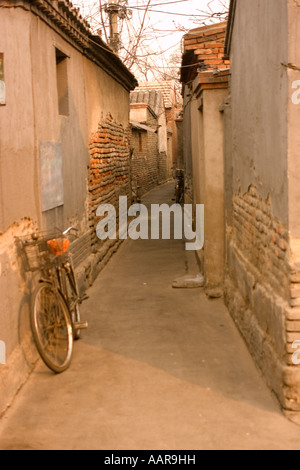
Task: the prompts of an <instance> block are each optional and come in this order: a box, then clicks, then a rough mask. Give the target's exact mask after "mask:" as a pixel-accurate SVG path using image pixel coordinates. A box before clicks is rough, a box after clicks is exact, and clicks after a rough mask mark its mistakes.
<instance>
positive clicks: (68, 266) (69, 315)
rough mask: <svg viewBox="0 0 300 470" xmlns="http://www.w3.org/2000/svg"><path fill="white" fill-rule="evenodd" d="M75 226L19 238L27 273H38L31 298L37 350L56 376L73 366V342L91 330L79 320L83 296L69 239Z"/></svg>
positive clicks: (32, 322) (32, 323)
mask: <svg viewBox="0 0 300 470" xmlns="http://www.w3.org/2000/svg"><path fill="white" fill-rule="evenodd" d="M74 230H76V229H74V227H69V228H68V229H67V230H65V231H64V232H58V233H57V232H56V233H53V232H52V233H51V234H49V233H48V234H41V233H40V234H38V233H32V234H31V235H30V236H27V237H22V238H21V237H18V238H16V243H17V246H18V248H19V253H20V255H21V257H22V260H23V265H24V268H25V271H26V272H27V271H31V272H35V271H36V272H39V274H40V277H39V281H38V284H37V286H36V288H35V290H34V291H33V293H32V297H31V306H30V324H31V329H32V334H33V338H34V342H35V345H36V347H37V350H38V352H39V354H40V356H41V358H42V360H43V361H44V363H45V364H46V365H47V366H48V367H49V368H50V369H51V370H52V371H53V372H55V373H61V372H63V371H65V370H66V369H67V368H68V367H69V365H70V363H71V358H72V352H73V342H74V340H76V339H79V338H80V336H81V330H82V329H85V328H87V327H88V324H87V322H85V321H81V320H80V311H79V305H80V304H81V303H82V301H83V300H84V299H85V298H86V296H84V297H80V295H79V290H78V285H77V281H76V276H75V273H74V266H73V261H72V255H71V253H69V252H68V249H69V246H70V240H69V238H68V237H67V235H68V234H70V232H72V231H74Z"/></svg>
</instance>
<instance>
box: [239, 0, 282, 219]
mask: <svg viewBox="0 0 300 470" xmlns="http://www.w3.org/2000/svg"><path fill="white" fill-rule="evenodd" d="M287 60H288V10H287V1H286V0H276V1H274V0H251V1H249V0H239V1H238V2H237V5H236V15H235V21H234V29H233V37H232V46H231V69H232V83H231V94H232V109H233V115H232V129H233V131H232V139H233V140H232V151H233V154H232V158H233V192H235V193H237V192H238V191H239V190H241V192H242V193H246V192H247V190H248V188H249V186H250V185H251V184H252V185H254V186H255V187H256V188H257V189H258V191H259V193H260V196H261V197H262V198H263V199H266V198H267V196H268V195H269V194H271V195H272V204H273V211H274V215H275V216H277V217H278V218H279V219H280V220H281V221H282V222H283V223H284V224H287V223H288V189H287V184H286V183H287V106H288V100H287V96H288V80H287V73H286V69H285V68H284V67H283V66H282V65H281V63H282V62H287Z"/></svg>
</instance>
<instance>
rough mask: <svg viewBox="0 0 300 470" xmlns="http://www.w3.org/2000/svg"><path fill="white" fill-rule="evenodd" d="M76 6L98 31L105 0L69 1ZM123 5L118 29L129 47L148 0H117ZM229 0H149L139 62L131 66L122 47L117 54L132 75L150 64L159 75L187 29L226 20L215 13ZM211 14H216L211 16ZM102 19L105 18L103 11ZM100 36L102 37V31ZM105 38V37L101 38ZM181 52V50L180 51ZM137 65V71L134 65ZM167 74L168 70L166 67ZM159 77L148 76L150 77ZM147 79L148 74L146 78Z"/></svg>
mask: <svg viewBox="0 0 300 470" xmlns="http://www.w3.org/2000/svg"><path fill="white" fill-rule="evenodd" d="M72 1H73V4H74V5H75V6H78V7H80V8H81V14H82V15H83V16H84V17H85V18H86V19H87V21H88V22H89V23H90V24H91V27H92V30H93V31H94V32H97V30H98V29H99V28H100V29H103V28H101V23H100V22H101V18H100V14H99V11H100V9H99V3H100V1H101V2H102V6H104V5H105V3H106V1H107V0H72ZM117 1H119V2H120V3H121V4H124V6H125V5H126V11H127V17H126V18H125V19H123V20H119V28H120V31H121V32H122V34H121V37H122V40H123V45H124V48H127V50H130V47H129V45H128V44H129V42H130V38H131V47H133V44H134V42H135V40H136V37H137V31H139V28H140V25H141V23H142V21H143V16H144V12H145V5H146V4H147V3H148V1H149V0H127V2H126V1H125V0H117ZM228 4H229V0H151V3H150V5H151V6H150V11H148V13H147V15H146V18H145V23H144V33H143V40H142V41H141V42H140V44H139V49H138V52H137V55H138V61H135V62H136V63H135V64H133V65H131V61H130V59H129V58H128V54H126V51H125V49H123V50H121V51H120V56H121V58H122V59H123V60H124V59H125V57H126V59H125V63H126V65H128V64H129V68H132V69H133V72H134V73H135V74H140V73H141V74H143V67H144V68H145V69H147V68H149V65H152V70H153V73H154V75H155V74H156V75H157V74H159V72H160V71H161V70H163V69H164V68H168V67H170V66H171V68H172V64H171V65H170V56H171V55H172V53H174V52H175V51H177V54H178V51H180V46H181V44H182V38H183V35H184V34H185V33H186V32H187V31H188V30H190V29H193V28H197V27H199V26H202V25H204V24H210V23H212V22H215V21H217V22H219V21H223V20H224V19H225V17H224V16H219V15H218V13H222V12H223V13H224V12H225V11H226V7H227V8H228ZM212 14H214V15H215V16H213V17H212ZM103 18H105V19H106V18H107V15H106V13H105V11H104V10H103ZM102 37H103V38H104V36H103V34H102ZM104 39H105V38H104ZM179 54H180V52H179ZM137 63H138V64H139V70H138V67H137ZM169 73H171V72H170V70H169ZM153 78H158V77H155V76H154V77H149V79H153ZM147 79H148V77H147Z"/></svg>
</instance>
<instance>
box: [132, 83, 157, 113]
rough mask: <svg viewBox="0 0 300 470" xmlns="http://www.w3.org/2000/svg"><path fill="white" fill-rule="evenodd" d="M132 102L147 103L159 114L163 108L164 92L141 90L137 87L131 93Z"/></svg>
mask: <svg viewBox="0 0 300 470" xmlns="http://www.w3.org/2000/svg"><path fill="white" fill-rule="evenodd" d="M130 104H132V105H134V104H146V105H147V106H149V107H150V108H151V109H152V111H153V112H154V113H155V114H156V116H158V115H159V114H160V113H161V109H162V108H163V94H162V93H161V92H160V91H156V90H147V89H145V90H140V87H137V88H136V89H135V90H134V91H132V92H131V93H130Z"/></svg>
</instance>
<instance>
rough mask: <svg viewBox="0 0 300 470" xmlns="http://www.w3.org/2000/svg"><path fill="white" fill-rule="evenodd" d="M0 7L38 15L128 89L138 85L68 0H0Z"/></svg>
mask: <svg viewBox="0 0 300 470" xmlns="http://www.w3.org/2000/svg"><path fill="white" fill-rule="evenodd" d="M0 8H23V9H24V10H26V11H29V12H31V13H33V14H34V15H37V16H38V17H39V18H40V19H41V20H42V21H44V22H45V23H47V24H48V26H49V27H50V28H52V29H53V30H55V31H56V32H57V33H58V34H60V35H61V36H62V37H63V38H64V39H65V40H66V41H68V42H69V43H70V44H72V46H73V47H75V48H77V49H78V50H79V51H80V52H81V53H83V54H85V55H86V56H87V57H88V58H89V59H90V60H92V61H94V62H96V64H97V65H98V66H99V67H101V68H102V69H103V70H105V71H106V72H107V73H108V74H109V75H110V76H111V77H112V78H114V79H115V80H117V81H118V82H119V83H120V84H122V86H124V87H125V88H126V89H127V90H128V91H129V90H132V89H134V88H135V86H136V85H137V81H136V79H135V77H134V76H133V75H132V73H131V72H130V71H129V70H128V69H127V68H126V66H125V65H124V64H123V62H122V61H121V59H120V58H119V57H118V56H117V55H116V54H114V52H113V51H112V50H111V49H110V47H109V46H108V45H107V44H105V42H104V41H103V40H102V39H101V38H100V37H99V36H94V35H93V34H92V32H91V30H90V26H89V24H88V23H87V22H86V21H85V20H84V19H83V18H82V16H81V15H80V12H79V9H78V8H75V7H74V6H73V4H72V1H71V0H0Z"/></svg>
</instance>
